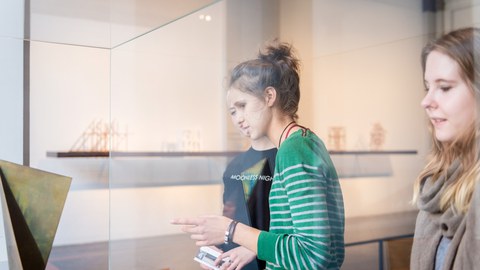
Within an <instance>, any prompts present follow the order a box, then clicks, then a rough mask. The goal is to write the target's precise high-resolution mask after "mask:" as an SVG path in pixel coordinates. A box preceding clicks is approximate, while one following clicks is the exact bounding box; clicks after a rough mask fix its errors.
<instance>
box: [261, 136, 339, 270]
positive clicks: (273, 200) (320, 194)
mask: <svg viewBox="0 0 480 270" xmlns="http://www.w3.org/2000/svg"><path fill="white" fill-rule="evenodd" d="M290 145H295V147H285V148H284V149H283V150H284V152H283V153H284V156H282V157H284V158H282V159H281V160H280V159H277V168H278V170H276V175H275V180H274V183H273V185H272V190H271V193H270V209H271V212H270V213H271V221H270V222H271V223H270V233H268V232H262V233H261V234H260V238H259V246H258V249H259V255H258V256H259V258H261V259H265V260H267V261H270V262H275V263H274V264H273V265H272V267H271V269H330V268H337V266H339V265H341V263H342V262H343V256H344V255H343V200H342V194H341V190H340V187H339V184H338V179H337V178H336V173H335V172H333V173H332V172H331V170H332V169H333V165H332V164H331V161H330V159H329V158H328V157H327V159H326V160H324V158H323V157H322V156H321V155H318V153H315V151H305V149H306V147H298V143H296V144H290ZM300 145H301V144H300ZM307 148H310V147H307ZM310 150H311V149H310ZM333 170H334V169H333ZM338 253H341V254H338ZM339 258H340V259H339ZM339 260H340V262H338V261H339ZM338 268H339V267H338Z"/></svg>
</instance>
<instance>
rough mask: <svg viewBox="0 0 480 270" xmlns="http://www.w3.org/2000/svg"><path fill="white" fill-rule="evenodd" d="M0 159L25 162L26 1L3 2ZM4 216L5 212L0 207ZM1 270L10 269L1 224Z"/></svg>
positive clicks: (0, 10)
mask: <svg viewBox="0 0 480 270" xmlns="http://www.w3.org/2000/svg"><path fill="white" fill-rule="evenodd" d="M0 97H1V99H0V100H1V101H2V103H1V105H0V115H1V116H2V123H1V127H0V159H2V160H7V161H10V162H15V163H19V164H22V163H23V1H0ZM0 217H2V220H3V211H2V207H0ZM0 269H8V262H7V248H6V239H5V228H4V222H3V221H2V222H0Z"/></svg>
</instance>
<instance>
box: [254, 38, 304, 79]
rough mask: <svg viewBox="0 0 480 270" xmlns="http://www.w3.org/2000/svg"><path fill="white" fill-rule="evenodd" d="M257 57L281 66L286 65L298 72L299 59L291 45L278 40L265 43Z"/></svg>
mask: <svg viewBox="0 0 480 270" xmlns="http://www.w3.org/2000/svg"><path fill="white" fill-rule="evenodd" d="M258 59H260V60H263V61H268V62H271V63H274V64H279V65H281V66H283V65H287V66H289V67H290V68H291V69H293V70H296V71H297V72H298V66H299V60H298V58H297V57H296V56H295V52H294V49H293V47H292V45H290V44H288V43H284V42H279V41H278V40H277V39H275V40H274V41H272V42H270V43H268V44H266V45H265V46H264V47H263V50H260V52H259V53H258Z"/></svg>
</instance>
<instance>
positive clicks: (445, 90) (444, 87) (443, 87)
mask: <svg viewBox="0 0 480 270" xmlns="http://www.w3.org/2000/svg"><path fill="white" fill-rule="evenodd" d="M440 89H441V90H442V91H443V92H447V91H448V90H450V89H452V87H450V86H441V87H440Z"/></svg>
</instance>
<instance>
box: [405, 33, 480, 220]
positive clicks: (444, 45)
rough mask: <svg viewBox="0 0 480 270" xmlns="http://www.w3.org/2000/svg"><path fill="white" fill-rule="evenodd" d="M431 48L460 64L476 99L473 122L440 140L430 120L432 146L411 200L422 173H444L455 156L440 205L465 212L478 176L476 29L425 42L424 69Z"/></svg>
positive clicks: (479, 41)
mask: <svg viewBox="0 0 480 270" xmlns="http://www.w3.org/2000/svg"><path fill="white" fill-rule="evenodd" d="M432 51H438V52H440V53H443V54H445V55H447V56H449V57H450V58H451V59H453V60H454V61H455V62H457V64H458V65H459V67H460V75H461V76H462V79H463V80H465V82H467V84H468V85H469V88H470V89H472V91H473V93H474V96H475V100H476V109H477V110H476V115H475V118H476V119H475V122H474V125H472V126H471V128H470V129H468V130H467V131H465V132H464V133H462V134H460V136H458V137H457V138H456V139H455V140H454V141H453V142H449V143H442V142H440V141H438V140H437V139H436V138H435V132H434V130H433V128H432V126H431V123H430V126H429V127H430V133H431V136H432V141H433V146H432V151H431V154H430V157H429V162H428V163H427V165H426V166H425V168H424V169H423V170H422V172H421V173H420V174H419V176H418V178H417V179H416V181H415V184H414V195H413V201H414V202H416V201H417V200H418V197H419V194H420V189H421V185H422V182H423V181H424V179H425V178H426V177H432V179H433V180H434V181H435V180H437V179H438V178H439V177H441V176H444V175H446V173H447V169H448V168H449V167H450V165H451V164H452V163H453V161H455V160H457V159H458V160H459V162H460V166H461V167H460V169H461V173H460V174H459V177H458V178H457V179H456V180H455V181H454V182H453V183H451V184H450V185H449V186H447V187H446V189H445V190H444V192H443V194H442V195H441V196H442V197H441V200H440V209H442V210H443V211H445V210H446V209H448V208H450V207H453V209H454V210H455V211H456V212H458V213H465V212H466V211H467V210H468V208H469V206H470V201H471V199H472V194H473V191H474V189H475V185H476V182H478V180H479V178H480V137H479V136H480V124H479V123H480V120H479V115H480V114H479V111H480V110H479V108H478V107H479V105H480V29H478V28H463V29H459V30H455V31H452V32H450V33H447V34H445V35H443V36H441V37H440V38H438V39H436V40H433V41H431V42H430V43H428V44H427V45H426V46H425V47H424V48H423V51H422V68H423V72H424V73H425V66H426V60H427V57H428V55H429V54H430V53H431V52H432Z"/></svg>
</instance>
